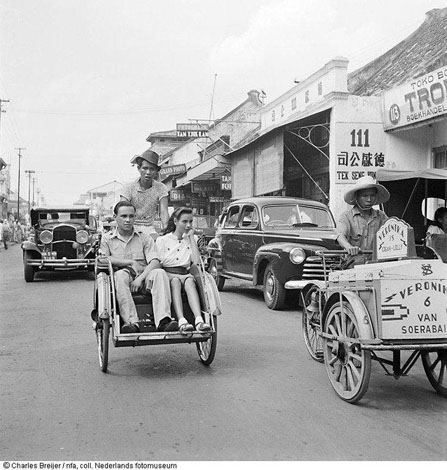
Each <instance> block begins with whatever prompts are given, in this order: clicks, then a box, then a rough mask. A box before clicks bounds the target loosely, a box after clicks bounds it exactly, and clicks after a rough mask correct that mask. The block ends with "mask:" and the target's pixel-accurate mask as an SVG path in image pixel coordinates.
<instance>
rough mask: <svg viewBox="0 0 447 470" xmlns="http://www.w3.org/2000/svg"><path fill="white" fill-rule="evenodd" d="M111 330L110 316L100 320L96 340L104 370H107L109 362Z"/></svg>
mask: <svg viewBox="0 0 447 470" xmlns="http://www.w3.org/2000/svg"><path fill="white" fill-rule="evenodd" d="M109 332H110V320H109V319H108V318H106V319H104V320H100V321H99V323H98V326H97V327H96V340H97V342H98V357H99V367H100V368H101V370H102V371H103V372H107V365H108V362H109Z"/></svg>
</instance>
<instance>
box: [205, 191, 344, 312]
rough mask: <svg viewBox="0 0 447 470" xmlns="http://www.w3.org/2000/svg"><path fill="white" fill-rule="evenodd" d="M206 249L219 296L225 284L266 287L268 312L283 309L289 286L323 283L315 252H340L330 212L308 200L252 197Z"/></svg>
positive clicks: (227, 217)
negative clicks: (238, 282) (241, 282)
mask: <svg viewBox="0 0 447 470" xmlns="http://www.w3.org/2000/svg"><path fill="white" fill-rule="evenodd" d="M219 220H220V227H219V229H218V231H217V234H216V237H215V238H214V239H213V240H211V241H210V243H209V244H208V252H209V259H208V270H209V272H210V273H211V274H212V275H213V277H214V279H215V280H216V284H217V287H218V289H219V290H222V289H223V287H224V283H225V279H227V278H238V279H245V280H247V281H252V283H253V285H254V286H261V285H262V286H263V292H264V299H265V303H266V304H267V306H268V307H269V308H271V309H274V310H279V309H281V308H282V307H283V306H284V304H285V298H286V287H285V284H286V283H287V282H288V281H296V280H301V279H323V266H322V261H321V257H319V256H317V255H316V254H315V252H316V251H317V250H337V249H340V247H339V246H338V244H337V242H336V232H335V222H334V218H333V216H332V214H331V212H330V210H329V209H328V207H327V206H326V205H324V204H322V203H319V202H316V201H311V200H307V199H298V198H290V197H254V198H248V199H240V200H237V201H235V202H233V203H231V204H230V205H229V206H228V207H227V209H226V210H225V212H224V214H222V216H221V218H220V219H219Z"/></svg>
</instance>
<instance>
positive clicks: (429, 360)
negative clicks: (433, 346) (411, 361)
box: [421, 349, 447, 398]
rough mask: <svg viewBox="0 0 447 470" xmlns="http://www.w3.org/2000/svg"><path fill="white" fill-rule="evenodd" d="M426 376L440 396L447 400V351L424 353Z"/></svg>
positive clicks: (439, 350) (423, 363)
mask: <svg viewBox="0 0 447 470" xmlns="http://www.w3.org/2000/svg"><path fill="white" fill-rule="evenodd" d="M421 357H422V365H423V366H424V370H425V374H426V375H427V378H428V380H429V382H430V384H431V385H432V387H433V388H434V389H435V390H436V392H437V393H439V395H442V396H443V397H446V398H447V350H446V349H438V350H436V351H422V353H421Z"/></svg>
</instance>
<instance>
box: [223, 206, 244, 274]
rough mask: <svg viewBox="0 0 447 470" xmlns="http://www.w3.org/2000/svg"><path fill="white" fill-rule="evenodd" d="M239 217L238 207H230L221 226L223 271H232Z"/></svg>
mask: <svg viewBox="0 0 447 470" xmlns="http://www.w3.org/2000/svg"><path fill="white" fill-rule="evenodd" d="M239 216H240V207H239V205H234V206H231V207H230V208H229V209H228V215H227V218H226V220H225V223H224V225H223V228H222V231H221V234H220V237H221V241H222V266H223V269H224V271H234V269H235V260H234V252H233V250H234V238H235V234H236V228H237V224H238V221H239Z"/></svg>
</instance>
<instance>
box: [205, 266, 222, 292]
mask: <svg viewBox="0 0 447 470" xmlns="http://www.w3.org/2000/svg"><path fill="white" fill-rule="evenodd" d="M208 272H209V273H210V274H211V276H213V279H214V281H215V283H216V286H217V290H218V291H219V292H221V291H222V290H223V288H224V285H225V278H224V277H222V276H220V275H219V269H218V268H217V261H216V260H215V259H214V258H211V260H210V264H209V267H208Z"/></svg>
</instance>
